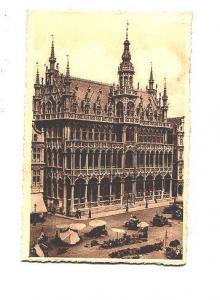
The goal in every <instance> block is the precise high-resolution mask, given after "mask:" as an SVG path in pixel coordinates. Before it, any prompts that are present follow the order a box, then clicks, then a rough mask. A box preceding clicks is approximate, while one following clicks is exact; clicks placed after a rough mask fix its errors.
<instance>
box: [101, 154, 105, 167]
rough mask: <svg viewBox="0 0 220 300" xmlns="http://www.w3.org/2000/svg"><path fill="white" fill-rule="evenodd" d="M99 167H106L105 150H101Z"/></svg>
mask: <svg viewBox="0 0 220 300" xmlns="http://www.w3.org/2000/svg"><path fill="white" fill-rule="evenodd" d="M101 167H102V168H105V167H106V166H105V151H104V150H103V151H102V152H101Z"/></svg>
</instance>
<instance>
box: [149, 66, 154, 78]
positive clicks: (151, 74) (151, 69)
mask: <svg viewBox="0 0 220 300" xmlns="http://www.w3.org/2000/svg"><path fill="white" fill-rule="evenodd" d="M150 65H151V68H150V80H149V81H150V82H154V77H153V64H152V61H151V62H150Z"/></svg>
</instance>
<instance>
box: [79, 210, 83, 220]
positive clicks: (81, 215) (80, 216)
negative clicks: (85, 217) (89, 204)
mask: <svg viewBox="0 0 220 300" xmlns="http://www.w3.org/2000/svg"><path fill="white" fill-rule="evenodd" d="M81 216H82V214H81V210H80V209H79V210H78V217H79V219H81Z"/></svg>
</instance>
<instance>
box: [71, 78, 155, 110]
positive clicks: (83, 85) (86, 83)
mask: <svg viewBox="0 0 220 300" xmlns="http://www.w3.org/2000/svg"><path fill="white" fill-rule="evenodd" d="M76 86H78V88H79V89H78V97H79V99H80V100H83V99H84V98H85V94H86V92H87V89H88V87H90V88H91V103H94V102H95V101H96V99H97V97H98V94H99V90H100V89H101V90H102V95H101V104H102V105H103V107H104V106H105V104H107V102H108V98H109V92H110V88H111V87H112V85H111V84H108V83H103V82H98V81H92V80H88V79H82V78H78V77H72V82H71V90H74V88H75V87H76ZM136 91H137V96H138V97H137V101H136V105H138V104H139V103H140V101H141V99H140V97H141V96H142V99H143V106H144V108H146V107H147V105H148V104H149V94H148V93H147V91H143V90H136ZM151 103H152V107H153V110H154V109H155V108H156V107H155V106H156V105H155V102H154V101H151Z"/></svg>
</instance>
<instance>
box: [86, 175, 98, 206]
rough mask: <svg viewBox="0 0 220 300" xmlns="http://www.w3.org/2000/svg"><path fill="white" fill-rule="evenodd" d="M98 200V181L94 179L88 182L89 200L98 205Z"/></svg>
mask: <svg viewBox="0 0 220 300" xmlns="http://www.w3.org/2000/svg"><path fill="white" fill-rule="evenodd" d="M97 199H98V180H97V179H96V178H92V179H90V180H89V182H88V190H87V200H88V202H90V203H91V202H92V203H97Z"/></svg>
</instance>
